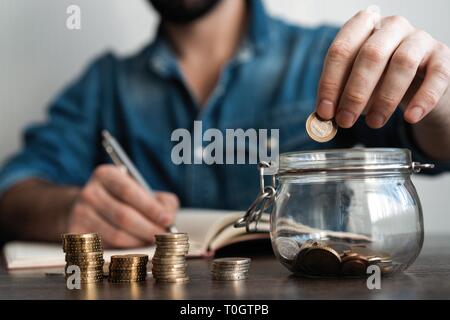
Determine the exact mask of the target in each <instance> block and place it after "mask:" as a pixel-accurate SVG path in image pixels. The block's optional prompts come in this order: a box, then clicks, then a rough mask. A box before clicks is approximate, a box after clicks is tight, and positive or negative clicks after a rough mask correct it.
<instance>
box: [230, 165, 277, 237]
mask: <svg viewBox="0 0 450 320" xmlns="http://www.w3.org/2000/svg"><path fill="white" fill-rule="evenodd" d="M270 167H271V164H270V163H267V162H264V161H263V162H260V163H259V164H258V171H259V187H260V189H259V194H258V197H257V198H256V200H255V201H254V202H253V203H252V205H251V206H250V208H248V210H247V212H246V213H245V215H244V216H243V217H242V218H240V219H239V220H237V221H236V222H235V223H234V227H235V228H243V227H245V229H246V230H247V232H249V233H259V232H264V233H265V232H268V230H261V229H258V222H259V221H260V219H261V217H262V215H263V213H264V212H265V211H266V210H267V209H268V208H270V207H271V206H272V204H273V200H274V198H275V193H276V190H275V175H272V185H271V186H265V182H264V176H265V174H264V170H265V169H268V168H270Z"/></svg>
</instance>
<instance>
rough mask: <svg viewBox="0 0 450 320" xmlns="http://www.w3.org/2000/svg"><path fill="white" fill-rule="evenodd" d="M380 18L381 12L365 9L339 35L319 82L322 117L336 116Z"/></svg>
mask: <svg viewBox="0 0 450 320" xmlns="http://www.w3.org/2000/svg"><path fill="white" fill-rule="evenodd" d="M379 19H380V16H379V15H378V14H375V13H370V12H367V11H361V12H359V13H358V14H356V15H355V16H354V17H353V18H352V19H351V20H350V21H348V22H347V23H346V24H345V25H344V26H343V27H342V29H341V31H340V32H339V33H338V35H337V36H336V39H335V41H334V42H333V44H332V45H331V47H330V49H329V51H328V54H327V57H326V59H325V63H324V69H323V72H322V76H321V79H320V82H319V89H318V94H317V101H318V105H317V108H316V109H317V113H318V115H319V116H320V117H321V118H323V119H327V120H329V119H332V118H333V117H334V116H335V111H336V106H337V105H338V102H339V97H340V96H341V93H342V91H343V89H344V86H345V83H346V80H347V77H348V74H349V73H350V70H351V67H352V65H353V62H354V60H355V58H356V56H357V54H358V52H359V50H360V48H361V47H362V45H363V44H364V42H365V41H366V40H367V39H368V38H369V37H370V35H371V34H372V32H373V30H374V28H375V25H376V24H377V23H378V21H379Z"/></svg>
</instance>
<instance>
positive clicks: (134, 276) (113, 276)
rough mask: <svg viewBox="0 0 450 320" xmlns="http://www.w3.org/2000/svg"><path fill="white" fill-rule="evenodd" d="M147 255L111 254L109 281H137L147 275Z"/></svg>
mask: <svg viewBox="0 0 450 320" xmlns="http://www.w3.org/2000/svg"><path fill="white" fill-rule="evenodd" d="M147 263H148V255H146V254H124V255H114V256H111V262H110V264H109V281H111V282H138V281H144V280H145V278H146V277H147Z"/></svg>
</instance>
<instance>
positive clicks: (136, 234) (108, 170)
mask: <svg viewBox="0 0 450 320" xmlns="http://www.w3.org/2000/svg"><path fill="white" fill-rule="evenodd" d="M178 206H179V202H178V198H177V197H176V196H175V195H173V194H170V193H162V192H157V193H155V196H151V195H150V194H149V193H148V192H147V191H146V190H145V189H144V188H142V187H141V186H140V185H139V184H138V183H137V182H136V181H135V180H133V179H132V178H131V177H130V176H129V175H128V174H127V173H126V172H125V170H121V168H117V167H115V166H112V165H102V166H99V167H98V168H97V169H96V170H95V172H94V174H93V175H92V177H91V179H90V181H89V182H88V183H87V184H86V186H85V187H84V188H83V189H82V190H81V191H80V193H79V194H78V197H77V198H76V201H75V204H74V205H73V207H72V210H71V213H70V216H69V220H68V221H69V224H68V231H69V232H77V233H81V232H99V233H100V234H101V236H102V240H103V241H104V242H105V244H106V245H107V246H110V247H135V246H142V245H145V244H147V243H151V242H153V241H154V235H155V234H158V233H162V232H165V228H166V227H167V226H169V225H171V224H172V223H173V222H174V219H175V213H176V210H177V209H178Z"/></svg>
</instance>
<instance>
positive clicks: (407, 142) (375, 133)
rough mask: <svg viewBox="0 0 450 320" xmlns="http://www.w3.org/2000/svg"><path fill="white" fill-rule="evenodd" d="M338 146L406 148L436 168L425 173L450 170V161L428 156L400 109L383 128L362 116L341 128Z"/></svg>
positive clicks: (416, 158) (413, 156) (337, 141)
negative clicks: (377, 127) (376, 126)
mask: <svg viewBox="0 0 450 320" xmlns="http://www.w3.org/2000/svg"><path fill="white" fill-rule="evenodd" d="M336 144H337V145H336V147H344V148H345V147H353V146H355V145H363V146H365V147H368V148H404V149H409V150H411V153H412V160H413V161H415V162H420V163H432V164H434V165H435V168H434V169H430V170H425V171H423V173H424V174H429V175H437V174H440V173H443V172H447V171H450V161H437V160H434V159H432V158H431V157H429V156H427V155H426V154H425V153H424V152H423V151H422V150H421V148H420V146H419V145H418V144H417V143H416V141H415V140H414V137H413V134H412V127H411V125H410V124H408V123H407V122H406V121H405V120H404V119H403V113H402V111H401V110H400V109H397V110H396V112H394V114H393V116H392V117H391V119H390V120H389V122H388V123H387V124H386V125H385V126H384V127H383V128H382V129H377V130H375V129H371V128H369V127H368V126H367V125H366V123H365V118H364V117H360V119H359V120H358V121H357V122H356V124H355V125H354V126H353V128H351V129H347V130H346V129H339V134H338V136H337V139H336Z"/></svg>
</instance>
